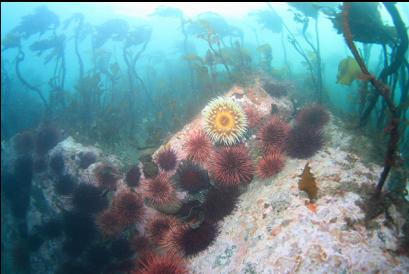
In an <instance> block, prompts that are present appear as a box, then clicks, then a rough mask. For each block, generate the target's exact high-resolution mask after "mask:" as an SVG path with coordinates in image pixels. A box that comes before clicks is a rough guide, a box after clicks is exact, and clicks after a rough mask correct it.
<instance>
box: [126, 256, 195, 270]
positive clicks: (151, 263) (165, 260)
mask: <svg viewBox="0 0 409 274" xmlns="http://www.w3.org/2000/svg"><path fill="white" fill-rule="evenodd" d="M139 265H140V267H139V268H138V270H137V271H135V272H132V274H164V273H166V274H188V273H189V272H188V270H187V268H186V266H185V262H184V260H183V259H182V258H181V257H180V256H175V255H172V256H171V255H164V256H157V255H151V256H148V257H147V258H143V259H142V260H141V261H140V262H139Z"/></svg>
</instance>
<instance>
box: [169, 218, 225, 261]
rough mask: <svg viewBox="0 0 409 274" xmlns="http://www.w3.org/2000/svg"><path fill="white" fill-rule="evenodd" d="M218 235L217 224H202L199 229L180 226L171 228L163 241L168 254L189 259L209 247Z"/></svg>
mask: <svg viewBox="0 0 409 274" xmlns="http://www.w3.org/2000/svg"><path fill="white" fill-rule="evenodd" d="M218 234H219V227H218V225H217V223H209V222H203V223H202V224H201V225H200V226H199V227H190V226H189V225H182V226H177V227H172V228H171V229H170V231H169V233H167V234H166V237H165V239H164V240H163V246H164V247H165V248H167V249H168V250H169V252H170V254H181V255H183V256H185V257H191V256H194V255H196V254H198V253H199V252H201V251H203V250H205V249H206V248H207V247H208V246H210V245H211V244H212V243H213V242H214V241H215V240H216V237H217V235H218Z"/></svg>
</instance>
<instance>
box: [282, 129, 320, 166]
mask: <svg viewBox="0 0 409 274" xmlns="http://www.w3.org/2000/svg"><path fill="white" fill-rule="evenodd" d="M323 143H324V137H323V134H322V131H321V130H315V129H313V128H310V127H308V126H295V127H294V128H293V129H291V131H290V133H289V135H288V140H287V146H286V151H287V154H288V155H289V156H290V157H292V158H298V159H306V158H310V157H311V156H313V155H314V154H315V153H316V152H317V151H318V150H320V149H321V147H322V145H323Z"/></svg>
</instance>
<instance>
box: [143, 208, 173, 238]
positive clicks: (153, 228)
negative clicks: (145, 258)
mask: <svg viewBox="0 0 409 274" xmlns="http://www.w3.org/2000/svg"><path fill="white" fill-rule="evenodd" d="M179 224H180V222H179V220H178V219H177V218H176V217H173V216H168V215H164V214H157V215H155V216H154V217H153V218H151V219H150V220H149V221H148V223H147V225H146V228H145V229H146V231H147V234H148V237H149V239H150V240H151V241H152V242H153V243H154V244H156V245H159V244H160V242H161V241H162V240H163V238H164V236H165V235H166V233H167V232H168V231H169V229H170V228H171V227H175V226H178V225H179Z"/></svg>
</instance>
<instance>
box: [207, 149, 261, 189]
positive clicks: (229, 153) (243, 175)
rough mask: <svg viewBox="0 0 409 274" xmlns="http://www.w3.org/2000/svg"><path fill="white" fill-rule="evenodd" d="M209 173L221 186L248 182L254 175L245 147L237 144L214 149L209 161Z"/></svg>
mask: <svg viewBox="0 0 409 274" xmlns="http://www.w3.org/2000/svg"><path fill="white" fill-rule="evenodd" d="M210 173H211V175H212V177H213V178H214V179H215V181H216V183H218V184H219V185H221V186H225V187H231V186H238V185H239V184H241V183H242V184H246V183H250V182H251V181H252V180H253V176H254V166H253V163H252V161H251V159H250V156H249V154H248V150H247V148H246V147H245V146H238V147H226V148H220V149H218V150H216V151H215V152H214V154H213V157H212V161H211V163H210Z"/></svg>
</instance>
